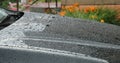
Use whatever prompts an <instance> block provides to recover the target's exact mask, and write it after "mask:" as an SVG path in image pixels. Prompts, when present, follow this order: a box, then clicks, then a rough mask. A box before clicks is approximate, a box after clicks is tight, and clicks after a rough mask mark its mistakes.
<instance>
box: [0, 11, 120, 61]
mask: <svg viewBox="0 0 120 63" xmlns="http://www.w3.org/2000/svg"><path fill="white" fill-rule="evenodd" d="M0 45H1V46H0V55H1V56H0V62H2V63H9V62H11V63H21V62H22V60H24V61H23V62H22V63H28V62H27V60H29V61H32V59H33V58H37V60H35V59H33V61H32V62H34V61H36V62H34V63H39V62H37V61H38V60H39V61H41V60H45V59H47V60H48V59H50V58H53V57H55V58H56V57H57V59H59V61H58V62H56V61H55V58H53V59H52V60H51V61H53V62H51V63H61V62H62V63H70V62H71V63H80V62H82V63H107V62H109V63H120V60H119V58H120V46H119V45H120V27H119V26H116V25H111V24H105V23H99V22H95V21H89V20H83V19H73V18H69V17H60V16H56V15H47V14H41V13H31V12H29V13H25V14H24V16H23V17H22V18H20V19H19V20H18V21H16V22H15V23H13V24H11V25H10V26H8V27H6V28H4V29H2V30H1V31H0ZM24 50H25V51H24ZM26 50H31V51H32V52H30V51H26ZM37 50H40V51H39V52H35V51H37ZM46 50H47V52H45V51H46ZM33 51H34V52H33ZM43 51H44V52H45V53H47V54H49V55H47V54H44V53H43ZM51 51H52V52H51ZM13 52H14V53H13ZM41 52H42V53H41ZM55 52H57V54H59V55H56V53H55ZM62 52H63V53H62ZM9 53H10V54H9ZM51 53H52V54H54V53H55V55H52V54H51ZM27 54H28V55H27ZM12 55H13V56H12ZM17 55H18V56H17ZM20 55H21V56H20ZM51 55H52V56H51ZM71 55H74V56H72V57H69V56H71ZM81 55H82V56H81ZM7 56H8V57H7ZM29 56H30V59H31V60H30V59H25V58H29ZM41 56H42V58H41ZM47 56H48V57H50V58H47ZM9 57H10V58H11V57H17V59H16V60H15V59H14V58H12V59H10V58H9ZM6 58H7V59H6ZM23 58H24V59H23ZM38 58H40V59H41V60H40V59H38ZM62 58H63V59H66V60H63V59H62ZM80 58H82V60H81V61H79V59H80ZM83 58H84V59H86V60H83ZM90 58H91V59H90ZM2 59H4V61H3V60H2ZM57 59H56V60H57ZM71 59H72V60H73V61H72V60H71ZM7 60H8V61H7ZM12 60H14V61H12ZM62 60H63V61H62ZM70 60H71V61H70ZM89 60H90V61H89ZM16 61H17V62H16ZM49 61H50V60H49ZM49 61H48V62H44V61H42V63H50V62H49ZM54 61H55V62H54ZM60 61H61V62H60ZM32 62H29V63H32Z"/></svg>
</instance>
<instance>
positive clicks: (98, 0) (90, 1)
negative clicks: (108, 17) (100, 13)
mask: <svg viewBox="0 0 120 63" xmlns="http://www.w3.org/2000/svg"><path fill="white" fill-rule="evenodd" d="M76 2H78V3H80V4H81V5H120V0H62V5H70V4H73V3H76Z"/></svg>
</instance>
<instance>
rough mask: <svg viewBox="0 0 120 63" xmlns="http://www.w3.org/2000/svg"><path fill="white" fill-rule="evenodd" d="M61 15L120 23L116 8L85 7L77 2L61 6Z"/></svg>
mask: <svg viewBox="0 0 120 63" xmlns="http://www.w3.org/2000/svg"><path fill="white" fill-rule="evenodd" d="M59 14H60V15H61V16H68V17H74V18H82V19H89V20H93V21H98V22H102V23H110V24H115V25H120V19H118V18H117V16H118V14H119V13H118V12H117V10H114V9H110V8H105V7H95V6H91V7H86V8H83V9H81V8H79V5H78V4H77V3H75V4H73V5H70V6H62V11H61V12H60V13H59Z"/></svg>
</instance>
